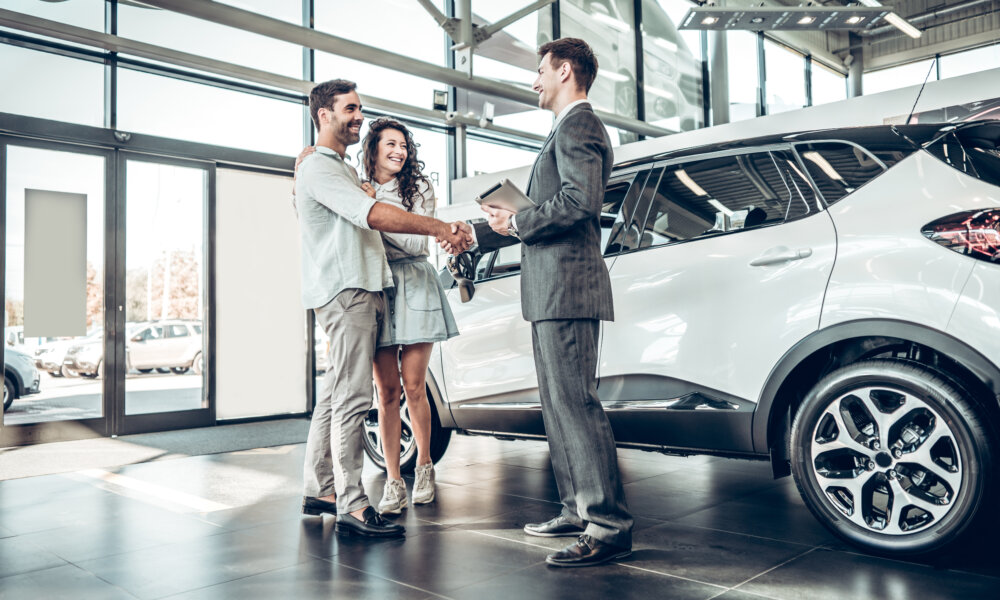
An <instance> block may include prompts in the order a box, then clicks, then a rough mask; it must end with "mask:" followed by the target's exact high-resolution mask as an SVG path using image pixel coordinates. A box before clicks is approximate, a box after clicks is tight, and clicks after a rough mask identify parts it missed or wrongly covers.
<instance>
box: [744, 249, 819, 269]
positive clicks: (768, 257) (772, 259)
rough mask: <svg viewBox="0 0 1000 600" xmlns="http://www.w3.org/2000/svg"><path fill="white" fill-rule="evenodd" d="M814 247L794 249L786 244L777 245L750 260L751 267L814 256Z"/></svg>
mask: <svg viewBox="0 0 1000 600" xmlns="http://www.w3.org/2000/svg"><path fill="white" fill-rule="evenodd" d="M812 253H813V251H812V248H799V249H798V250H793V249H791V248H788V247H786V246H775V247H774V248H768V249H767V250H765V251H764V253H763V254H761V255H760V256H758V257H757V258H755V259H753V260H751V261H750V266H751V267H766V266H767V265H776V264H779V263H783V262H789V261H793V260H802V259H803V258H809V257H810V256H812Z"/></svg>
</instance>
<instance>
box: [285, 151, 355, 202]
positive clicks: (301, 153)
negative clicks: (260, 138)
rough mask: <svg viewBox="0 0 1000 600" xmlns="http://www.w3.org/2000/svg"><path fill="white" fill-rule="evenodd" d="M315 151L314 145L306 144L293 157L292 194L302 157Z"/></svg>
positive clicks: (293, 193)
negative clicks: (297, 154) (297, 155)
mask: <svg viewBox="0 0 1000 600" xmlns="http://www.w3.org/2000/svg"><path fill="white" fill-rule="evenodd" d="M315 151H316V146H306V147H305V148H303V149H302V152H300V153H299V157H298V158H296V159H295V171H294V173H292V195H293V196H294V195H295V180H296V179H297V178H298V176H299V165H301V164H302V159H304V158H305V157H307V156H309V155H310V154H312V153H313V152H315ZM373 197H374V196H373Z"/></svg>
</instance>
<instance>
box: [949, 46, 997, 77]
mask: <svg viewBox="0 0 1000 600" xmlns="http://www.w3.org/2000/svg"><path fill="white" fill-rule="evenodd" d="M997 67H1000V44H993V45H990V46H983V47H982V48H975V49H973V50H968V51H966V52H959V53H957V54H948V55H947V56H942V57H941V79H946V78H948V77H957V76H959V75H967V74H969V73H977V72H979V71H986V70H988V69H996V68H997Z"/></svg>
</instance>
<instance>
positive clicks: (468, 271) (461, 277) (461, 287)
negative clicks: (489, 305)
mask: <svg viewBox="0 0 1000 600" xmlns="http://www.w3.org/2000/svg"><path fill="white" fill-rule="evenodd" d="M447 266H448V271H449V272H450V273H451V276H452V278H454V279H455V283H456V284H458V293H459V296H461V298H462V302H463V303H465V302H468V301H469V300H472V297H473V296H474V295H475V294H476V284H474V283H472V280H473V279H474V278H475V273H474V272H473V267H472V259H471V258H470V257H469V255H468V254H467V253H465V252H463V253H461V254H458V255H455V256H450V257H448V263H447Z"/></svg>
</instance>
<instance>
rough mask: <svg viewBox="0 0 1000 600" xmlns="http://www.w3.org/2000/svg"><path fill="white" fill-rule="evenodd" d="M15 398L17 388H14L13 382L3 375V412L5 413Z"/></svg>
mask: <svg viewBox="0 0 1000 600" xmlns="http://www.w3.org/2000/svg"><path fill="white" fill-rule="evenodd" d="M16 397H17V388H15V387H14V382H13V381H11V380H10V377H7V376H6V375H4V378H3V410H4V412H7V409H8V408H10V405H11V404H13V403H14V398H16Z"/></svg>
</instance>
